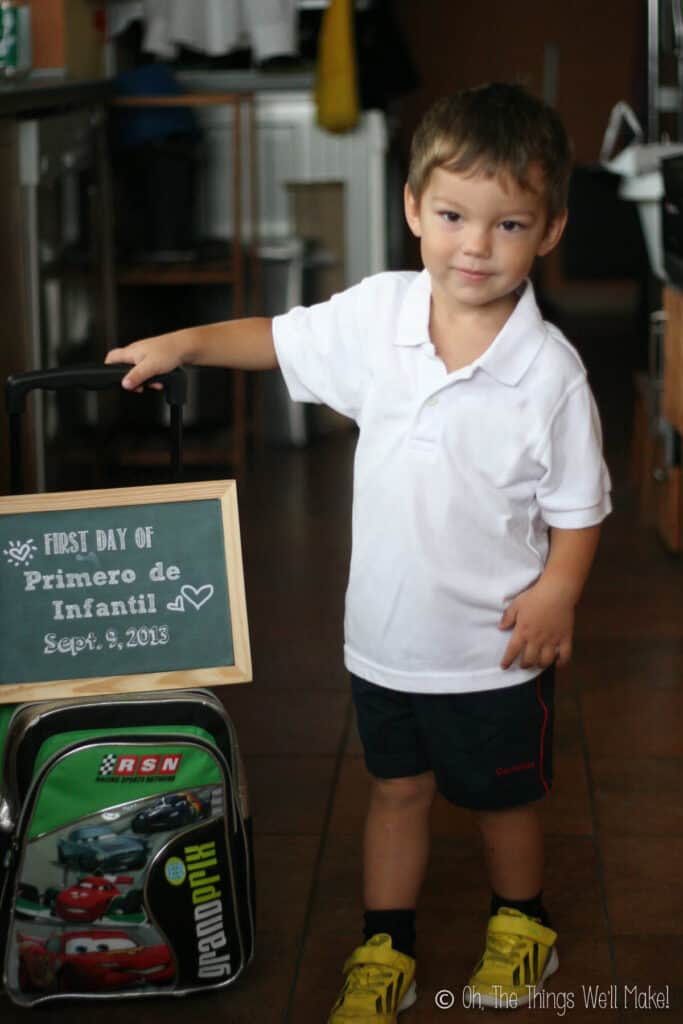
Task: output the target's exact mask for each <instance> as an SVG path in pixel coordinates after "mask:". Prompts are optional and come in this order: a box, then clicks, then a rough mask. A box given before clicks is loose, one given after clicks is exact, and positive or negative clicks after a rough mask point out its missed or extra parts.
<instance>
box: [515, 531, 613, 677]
mask: <svg viewBox="0 0 683 1024" xmlns="http://www.w3.org/2000/svg"><path fill="white" fill-rule="evenodd" d="M599 537H600V526H599V525H597V526H588V527H585V528H584V529H580V530H560V529H558V528H557V527H551V530H550V554H549V556H548V561H547V562H546V566H545V569H544V570H543V573H542V574H541V576H540V577H539V579H538V580H537V581H536V583H534V585H533V586H531V587H529V589H528V590H525V591H523V592H522V593H521V594H518V595H517V597H516V598H515V599H514V600H513V601H512V602H511V604H510V605H509V606H508V607H507V608H506V610H505V613H504V615H503V617H502V619H501V620H500V623H499V628H500V629H511V630H512V636H511V637H510V642H509V644H508V645H507V648H506V650H505V654H504V655H503V659H502V661H501V667H502V668H509V667H510V665H512V663H513V661H515V660H516V659H517V658H519V664H520V666H521V667H522V668H532V667H534V666H539V667H540V668H547V667H548V666H549V665H552V664H553V662H555V664H557V666H558V667H559V668H562V666H563V665H566V664H567V662H568V661H569V659H570V657H571V653H572V637H573V633H574V609H575V607H576V605H577V604H578V601H579V598H580V596H581V591H582V590H583V587H584V584H585V582H586V579H587V578H588V573H589V572H590V568H591V565H592V564H593V558H594V557H595V551H596V549H597V546H598V539H599Z"/></svg>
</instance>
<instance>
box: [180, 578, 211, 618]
mask: <svg viewBox="0 0 683 1024" xmlns="http://www.w3.org/2000/svg"><path fill="white" fill-rule="evenodd" d="M180 596H181V597H183V598H184V599H185V600H186V601H187V603H188V604H191V605H192V607H193V608H196V609H197V611H199V609H200V608H201V607H202V605H204V604H206V602H207V601H210V600H211V598H212V597H213V584H212V583H205V584H204V586H203V587H193V586H191V585H190V584H189V583H186V584H185V586H184V587H181V588H180Z"/></svg>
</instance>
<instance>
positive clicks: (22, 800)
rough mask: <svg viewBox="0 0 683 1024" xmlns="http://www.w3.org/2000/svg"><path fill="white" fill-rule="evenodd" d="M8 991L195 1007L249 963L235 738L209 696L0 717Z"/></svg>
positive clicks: (47, 708)
mask: <svg viewBox="0 0 683 1024" xmlns="http://www.w3.org/2000/svg"><path fill="white" fill-rule="evenodd" d="M0 715H1V716H2V717H3V719H4V722H3V724H2V726H1V727H0V738H2V733H4V750H3V758H2V776H1V785H2V789H1V792H2V798H1V801H0V857H1V862H2V873H1V876H0V877H1V879H2V882H1V895H0V936H1V938H0V942H2V947H0V948H1V949H2V964H3V968H2V971H3V973H2V978H3V983H4V986H5V990H6V992H7V993H8V994H9V995H10V997H11V998H12V999H13V1000H14V1002H16V1003H19V1004H20V1005H23V1006H34V1005H36V1004H39V1003H45V1002H47V1001H50V1000H54V999H58V998H63V997H70V998H73V997H81V998H82V997H99V998H103V997H106V996H112V995H117V996H142V995H154V994H159V993H168V994H170V993H173V994H177V995H185V994H187V993H190V992H193V991H201V990H205V989H207V988H222V987H224V986H228V985H231V984H233V983H234V982H235V981H236V980H237V978H239V976H240V975H241V974H242V972H243V970H244V968H245V967H246V965H247V964H248V963H249V961H250V959H251V957H252V955H253V935H254V911H253V865H252V853H251V849H252V848H251V835H250V819H249V810H248V806H247V794H246V783H245V778H244V773H243V769H242V764H241V759H240V754H239V749H238V745H237V739H236V736H235V731H234V727H233V725H232V722H231V720H230V718H229V717H228V715H227V714H226V712H225V710H224V708H223V706H222V704H221V702H220V701H219V700H218V698H217V697H216V696H215V695H214V694H212V693H210V692H209V691H200V690H197V691H189V690H174V691H168V692H165V691H162V692H157V693H145V694H131V695H125V696H122V697H118V696H116V695H112V696H109V697H98V698H97V697H96V698H92V699H91V700H89V701H88V700H83V699H78V700H73V701H67V700H61V701H55V702H54V703H50V702H40V703H36V704H26V705H20V706H18V707H9V708H4V709H2V710H0Z"/></svg>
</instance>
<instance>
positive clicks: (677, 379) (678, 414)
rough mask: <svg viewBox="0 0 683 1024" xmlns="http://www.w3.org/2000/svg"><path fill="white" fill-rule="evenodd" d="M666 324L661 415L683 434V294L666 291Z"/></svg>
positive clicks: (670, 289) (671, 290)
mask: <svg viewBox="0 0 683 1024" xmlns="http://www.w3.org/2000/svg"><path fill="white" fill-rule="evenodd" d="M664 309H665V310H666V316H667V322H666V331H665V333H664V390H663V393H662V413H663V415H664V417H665V419H667V420H668V421H669V423H671V424H672V425H673V426H674V427H675V428H676V430H677V431H678V432H679V433H681V434H683V292H679V291H678V290H677V289H675V288H665V289H664Z"/></svg>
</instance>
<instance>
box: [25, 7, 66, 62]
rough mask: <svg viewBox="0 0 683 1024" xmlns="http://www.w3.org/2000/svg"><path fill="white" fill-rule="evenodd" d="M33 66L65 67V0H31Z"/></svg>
mask: <svg viewBox="0 0 683 1024" xmlns="http://www.w3.org/2000/svg"><path fill="white" fill-rule="evenodd" d="M30 7H31V34H32V36H33V67H34V68H63V67H64V65H65V63H66V50H65V40H64V0H30Z"/></svg>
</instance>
